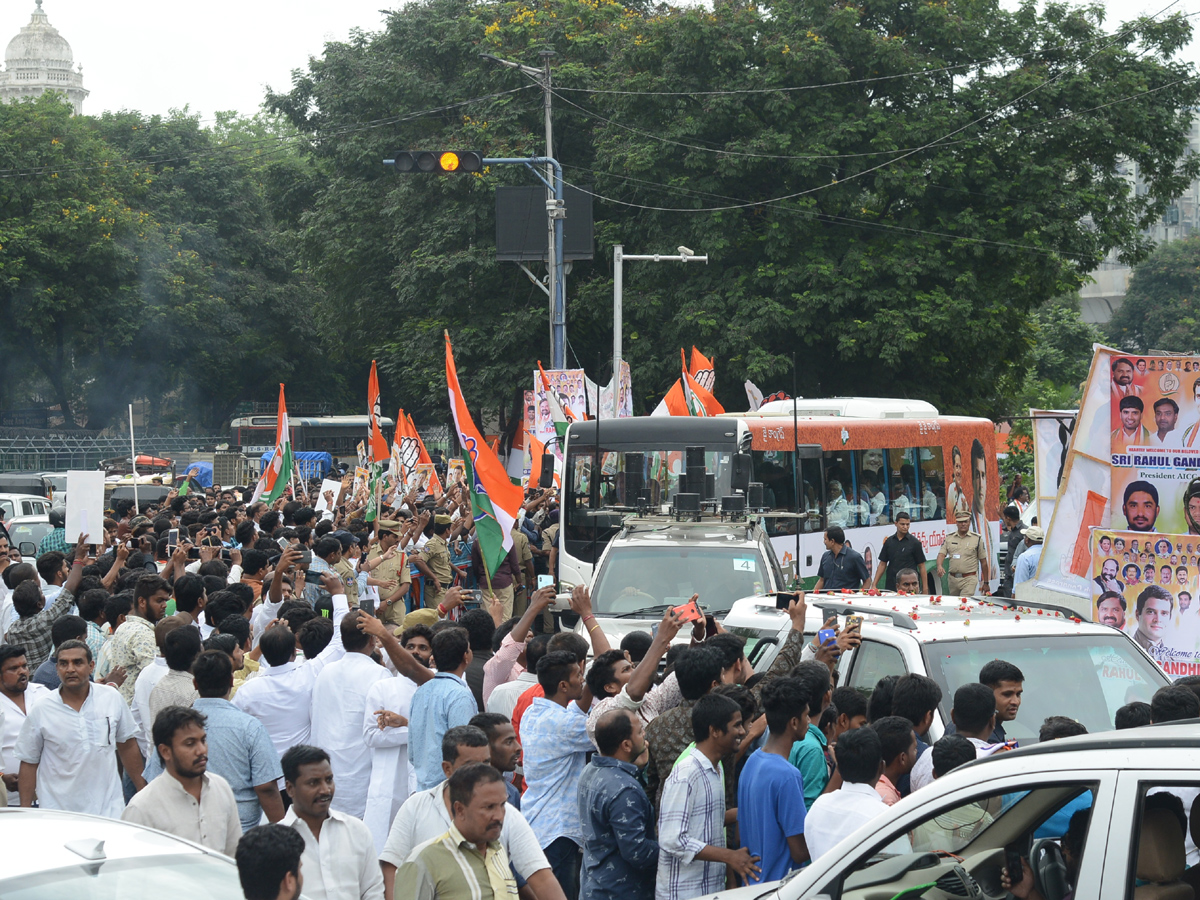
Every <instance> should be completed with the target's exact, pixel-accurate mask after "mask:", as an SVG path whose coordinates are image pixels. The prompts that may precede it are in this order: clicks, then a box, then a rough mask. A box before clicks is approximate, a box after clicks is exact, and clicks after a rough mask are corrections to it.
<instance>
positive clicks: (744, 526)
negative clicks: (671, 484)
mask: <svg viewBox="0 0 1200 900" xmlns="http://www.w3.org/2000/svg"><path fill="white" fill-rule="evenodd" d="M761 539H762V531H761V529H759V528H758V527H757V526H756V525H755V524H754V523H752V522H748V521H740V522H732V521H725V522H722V521H720V520H718V519H705V520H703V521H700V522H677V521H675V520H674V519H673V518H671V517H670V516H648V517H645V518H636V519H626V520H625V522H624V524H623V529H622V531H621V532H620V533H619V534H618V535H617V536H616V537H614V538H613V539H612V543H613V544H614V545H618V546H622V545H628V544H649V545H655V544H689V545H703V546H712V547H727V546H730V545H731V544H757V543H760V542H761Z"/></svg>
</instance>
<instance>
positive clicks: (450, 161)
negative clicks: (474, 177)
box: [390, 150, 483, 175]
mask: <svg viewBox="0 0 1200 900" xmlns="http://www.w3.org/2000/svg"><path fill="white" fill-rule="evenodd" d="M390 162H391V164H392V166H393V168H395V170H396V171H397V172H399V173H403V174H408V173H412V172H425V173H430V174H434V175H449V174H451V173H459V172H467V173H473V172H482V171H483V154H482V153H479V152H477V151H474V150H467V151H463V150H411V151H410V150H404V151H401V152H399V153H397V154H396V155H395V157H394V158H393V159H392V160H390Z"/></svg>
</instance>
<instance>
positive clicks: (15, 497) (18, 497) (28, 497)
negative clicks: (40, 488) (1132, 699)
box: [0, 491, 50, 503]
mask: <svg viewBox="0 0 1200 900" xmlns="http://www.w3.org/2000/svg"><path fill="white" fill-rule="evenodd" d="M0 500H41V501H42V502H43V503H49V502H50V500H49V498H47V497H43V496H42V495H41V494H10V493H7V492H5V491H0Z"/></svg>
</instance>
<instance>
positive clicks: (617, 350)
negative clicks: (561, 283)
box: [597, 244, 708, 419]
mask: <svg viewBox="0 0 1200 900" xmlns="http://www.w3.org/2000/svg"><path fill="white" fill-rule="evenodd" d="M678 249H679V255H678V256H665V255H663V254H661V253H650V254H634V253H626V252H625V248H624V247H623V246H622V245H621V244H616V245H615V246H614V247H613V392H612V394H613V418H614V419H616V418H618V417H620V414H621V390H620V387H621V328H622V325H623V318H624V311H623V309H622V306H623V304H624V301H625V286H624V284H623V282H624V280H625V260H627V259H628V260H633V261H634V262H639V261H641V262H683V263H689V262H702V263H704V264H705V265H707V264H708V255H707V254H706V255H704V256H697V255H696V254H695V253H693V252H692V251H691V250H689V249H688V248H687V247H680V248H678ZM597 418H599V414H597Z"/></svg>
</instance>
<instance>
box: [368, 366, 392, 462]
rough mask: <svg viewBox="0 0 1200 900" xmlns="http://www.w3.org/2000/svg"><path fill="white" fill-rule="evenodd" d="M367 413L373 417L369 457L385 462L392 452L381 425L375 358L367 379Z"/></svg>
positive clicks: (369, 436)
mask: <svg viewBox="0 0 1200 900" xmlns="http://www.w3.org/2000/svg"><path fill="white" fill-rule="evenodd" d="M367 415H368V416H369V417H370V419H371V424H370V427H369V430H368V433H367V454H368V458H369V459H370V461H371V462H373V463H385V462H387V461H388V459H389V457H390V455H391V454H390V453H389V452H388V444H387V441H386V440H385V439H384V437H383V430H382V429H381V428H380V427H379V418H380V411H379V375H378V373H377V372H376V371H375V360H371V377H370V378H369V379H367Z"/></svg>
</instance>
